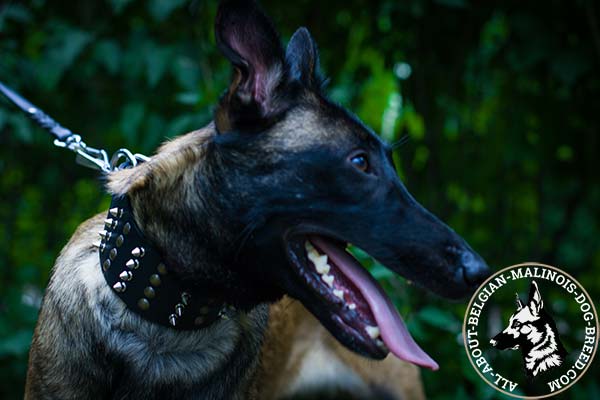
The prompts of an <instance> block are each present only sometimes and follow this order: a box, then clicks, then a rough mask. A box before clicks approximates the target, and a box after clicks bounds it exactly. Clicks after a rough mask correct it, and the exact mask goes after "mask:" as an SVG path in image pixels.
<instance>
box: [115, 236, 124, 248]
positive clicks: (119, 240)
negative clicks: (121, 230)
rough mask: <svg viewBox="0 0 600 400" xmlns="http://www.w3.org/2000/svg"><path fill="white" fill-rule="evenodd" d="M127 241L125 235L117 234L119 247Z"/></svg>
mask: <svg viewBox="0 0 600 400" xmlns="http://www.w3.org/2000/svg"><path fill="white" fill-rule="evenodd" d="M124 241H125V237H123V235H119V236H117V241H116V244H117V247H121V246H122V245H123V242H124Z"/></svg>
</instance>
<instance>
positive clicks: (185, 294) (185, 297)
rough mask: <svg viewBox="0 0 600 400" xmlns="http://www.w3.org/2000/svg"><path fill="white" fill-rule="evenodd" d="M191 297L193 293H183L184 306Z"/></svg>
mask: <svg viewBox="0 0 600 400" xmlns="http://www.w3.org/2000/svg"><path fill="white" fill-rule="evenodd" d="M191 298H192V295H191V294H189V293H188V292H183V293H181V302H182V303H183V305H184V306H187V305H188V303H189V302H190V299H191Z"/></svg>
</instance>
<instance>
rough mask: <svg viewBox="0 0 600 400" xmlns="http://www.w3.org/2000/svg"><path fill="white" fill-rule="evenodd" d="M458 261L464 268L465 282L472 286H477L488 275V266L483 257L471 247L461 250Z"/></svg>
mask: <svg viewBox="0 0 600 400" xmlns="http://www.w3.org/2000/svg"><path fill="white" fill-rule="evenodd" d="M460 263H461V264H462V267H463V268H464V276H465V280H466V281H467V283H469V284H470V285H473V286H479V285H480V284H481V283H483V281H485V280H486V279H487V277H488V276H490V273H491V271H490V268H489V267H488V266H487V264H486V263H485V261H483V258H481V256H479V254H477V253H475V252H474V251H472V250H471V249H465V250H463V252H462V254H461V255H460Z"/></svg>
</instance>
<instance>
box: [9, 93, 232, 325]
mask: <svg viewBox="0 0 600 400" xmlns="http://www.w3.org/2000/svg"><path fill="white" fill-rule="evenodd" d="M0 92H2V94H4V96H6V97H7V98H8V99H9V100H10V101H11V102H12V103H13V104H14V105H16V106H17V107H18V108H19V109H20V110H21V111H23V112H24V113H25V114H26V115H27V116H29V118H31V119H32V120H33V121H34V122H35V123H36V124H38V125H39V126H41V127H42V128H43V129H45V130H47V131H49V132H50V134H51V135H52V136H54V145H55V146H57V147H60V148H65V149H67V150H71V151H73V152H75V153H76V155H77V156H76V159H75V161H76V162H77V163H78V164H80V165H83V166H84V167H88V168H92V169H95V170H98V171H101V172H103V173H110V172H112V171H116V170H121V169H125V168H133V167H135V166H136V165H138V164H139V163H143V162H146V161H148V160H149V157H146V156H145V155H142V154H138V153H136V154H134V153H132V152H131V151H129V150H127V149H124V148H121V149H119V150H117V151H116V152H115V153H114V154H113V156H112V157H111V158H110V160H109V158H108V153H107V152H106V150H103V149H96V148H94V147H90V146H88V145H87V144H85V142H84V141H83V140H82V139H81V136H80V135H77V134H75V133H73V132H71V131H70V130H69V129H67V128H65V127H63V126H61V125H60V124H59V123H58V122H56V121H55V120H54V119H52V118H51V117H50V116H48V115H47V114H46V113H45V112H43V111H42V110H40V109H39V108H38V107H36V106H34V105H33V104H31V103H30V102H29V101H27V100H25V99H24V98H23V97H22V96H20V95H19V94H17V93H16V92H14V91H13V90H11V89H9V88H8V87H6V86H5V85H4V84H2V82H0ZM99 234H100V237H101V241H99V242H98V243H95V244H94V246H95V247H97V248H98V254H99V257H100V266H101V268H102V274H103V275H104V279H105V280H106V283H107V284H108V286H109V287H111V288H112V290H113V291H114V293H115V294H116V295H117V296H118V297H120V298H121V300H123V302H124V303H125V305H126V306H127V308H129V309H130V310H131V311H133V312H134V313H136V314H138V315H139V316H141V317H142V318H144V319H146V320H148V321H150V322H153V323H156V324H160V325H163V326H167V327H169V328H172V329H177V330H196V329H201V328H204V327H207V326H209V325H211V324H212V323H213V322H214V321H216V320H218V319H228V318H230V317H231V316H233V315H234V314H235V312H236V310H235V308H234V307H233V306H231V305H227V304H224V302H223V301H222V300H221V299H220V298H219V296H218V294H217V293H213V291H212V290H211V288H208V287H204V288H200V287H196V286H194V285H192V284H190V283H189V282H186V281H184V280H182V279H179V278H178V277H177V276H175V275H174V274H172V273H171V271H170V268H168V266H167V265H166V263H165V262H163V260H162V258H161V255H160V253H159V251H158V250H157V249H156V248H155V247H154V246H153V245H152V243H150V242H149V241H148V240H147V239H146V238H145V236H144V234H143V233H142V231H141V229H140V228H139V227H138V225H137V223H136V221H135V220H134V218H133V210H132V208H131V203H130V201H129V198H128V197H127V196H122V197H121V196H113V198H112V202H111V205H110V209H109V211H108V214H107V218H106V220H105V222H104V230H102V231H100V232H99Z"/></svg>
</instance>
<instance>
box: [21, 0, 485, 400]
mask: <svg viewBox="0 0 600 400" xmlns="http://www.w3.org/2000/svg"><path fill="white" fill-rule="evenodd" d="M215 37H216V43H217V45H218V47H219V49H220V50H221V52H222V53H223V54H224V56H225V57H226V58H227V59H228V60H229V61H230V62H231V64H232V66H233V74H232V79H231V83H230V85H229V87H228V88H227V89H226V91H225V93H224V94H223V96H222V97H221V99H220V101H219V103H218V104H217V106H216V108H215V111H214V121H212V122H211V123H209V125H208V126H206V127H205V128H203V129H200V130H197V131H194V132H191V133H189V134H186V135H183V136H180V137H178V138H176V139H174V140H172V141H169V142H167V143H166V144H164V145H163V146H162V147H161V148H160V149H159V151H158V152H157V153H156V154H155V155H154V156H153V157H151V158H150V159H149V161H147V162H144V163H141V164H139V165H137V166H135V167H133V168H128V169H122V170H119V171H115V172H111V173H109V174H107V177H106V179H107V188H108V192H109V193H110V194H111V195H112V199H113V202H112V204H111V207H110V210H109V211H108V212H107V213H106V214H103V215H98V216H96V217H94V218H92V219H90V220H88V221H86V222H84V223H83V224H82V225H81V226H80V227H79V228H78V229H77V231H76V232H75V233H74V235H73V237H72V238H71V240H70V241H69V243H68V244H67V245H66V246H65V248H64V249H63V250H62V252H61V253H60V255H59V257H58V258H57V260H56V263H55V265H54V268H53V271H52V275H51V278H50V282H49V284H48V288H47V290H46V293H45V296H44V299H43V304H42V307H41V310H40V315H39V320H38V323H37V326H36V329H35V333H34V338H33V341H32V346H31V351H30V359H29V368H28V375H27V383H26V395H25V398H26V399H58V398H60V399H88V398H110V399H126V398H132V399H214V400H218V399H281V398H289V399H292V398H296V399H299V398H306V397H307V396H308V397H309V396H313V397H312V398H314V397H317V398H322V399H324V398H331V399H334V398H345V399H369V398H371V399H375V398H377V399H384V398H389V399H394V398H395V399H397V398H400V396H403V398H421V397H422V388H421V386H420V383H419V375H418V370H416V368H415V367H414V366H411V365H410V364H407V363H406V362H409V363H412V364H416V365H419V366H424V367H428V368H431V369H436V368H437V364H436V363H435V361H433V360H432V359H431V358H430V357H429V356H428V355H427V354H426V353H425V352H424V351H423V350H422V349H421V348H420V347H419V346H418V345H417V344H416V343H415V342H414V340H413V339H412V338H411V337H410V334H409V333H408V331H407V329H406V327H405V325H404V323H403V321H402V319H401V317H400V315H399V314H398V312H397V311H396V310H395V309H394V307H393V305H392V302H391V300H390V299H389V298H388V297H387V296H386V295H385V293H384V292H383V290H382V289H381V287H380V286H379V284H378V283H377V282H376V281H375V280H374V279H373V278H372V277H371V275H370V274H369V273H368V272H367V271H366V270H365V269H363V268H362V267H361V266H360V264H358V262H357V261H356V260H355V259H354V258H353V257H352V256H351V255H350V253H349V252H348V251H346V248H347V246H348V244H350V243H351V244H353V245H354V246H357V247H359V248H361V249H362V250H364V251H366V252H368V253H369V254H370V255H371V256H373V257H374V258H375V259H377V260H379V261H380V262H381V263H382V264H383V265H385V266H386V267H387V268H390V269H391V270H393V271H394V272H396V273H398V274H401V275H403V276H404V277H406V278H407V279H410V280H411V281H413V282H415V283H416V284H419V285H422V286H424V287H425V288H427V289H430V290H432V291H433V292H435V293H437V294H439V295H442V296H444V297H447V298H461V297H463V296H464V295H466V294H467V293H470V292H471V291H472V290H473V289H474V288H475V287H476V286H477V285H478V283H480V282H481V281H482V280H484V279H485V278H486V276H487V275H488V274H489V270H488V268H487V266H486V264H485V262H484V261H483V259H482V258H481V257H480V256H479V255H478V254H477V253H475V252H474V251H473V250H472V249H471V248H470V247H469V245H468V244H467V243H466V242H465V241H464V240H463V239H462V238H461V237H460V236H459V235H457V234H456V233H455V232H454V231H452V230H451V229H450V228H449V227H448V226H446V225H445V224H444V223H443V222H441V221H440V220H439V219H438V218H436V217H435V216H433V215H432V214H431V213H429V212H428V211H427V210H425V209H424V208H423V207H422V206H421V205H419V204H418V203H417V202H416V201H415V199H414V198H413V197H412V196H411V195H410V194H409V192H408V191H407V190H406V188H405V187H404V186H403V184H402V183H401V182H400V180H399V178H398V175H397V173H396V170H395V168H394V165H393V160H392V157H391V147H390V145H388V144H387V143H384V142H383V141H382V140H381V139H380V138H379V137H378V136H377V135H375V134H374V133H373V132H372V131H371V130H370V129H369V128H368V127H366V126H364V125H363V124H362V123H361V122H360V121H359V120H358V118H357V117H355V116H353V115H352V114H351V113H349V112H348V111H346V110H344V109H343V108H342V107H340V106H338V105H335V104H334V103H332V102H331V101H329V100H328V99H327V97H326V94H325V91H324V85H323V82H324V80H323V78H322V77H321V75H320V73H319V59H318V53H317V46H316V44H315V42H314V40H313V39H312V37H311V35H310V34H309V32H308V30H306V29H305V28H300V29H299V30H298V31H296V33H294V35H293V36H292V38H291V39H290V41H289V43H288V45H287V48H286V49H285V50H284V48H283V47H282V45H281V42H280V39H279V36H278V34H277V33H276V31H275V29H274V27H273V24H272V23H271V21H270V20H269V19H268V18H267V17H266V15H265V14H264V13H263V12H262V11H261V10H260V9H259V8H258V6H257V4H256V3H255V2H252V1H240V0H231V1H224V2H222V3H221V4H220V6H219V9H218V13H217V17H216V23H215ZM98 232H100V238H99V237H98ZM99 239H101V241H100V240H99ZM291 299H294V300H291ZM390 352H391V353H393V355H394V356H395V357H394V356H391V355H390V356H389V357H387V358H386V356H388V353H390ZM369 359H374V360H383V361H381V362H379V363H374V362H372V361H369ZM399 359H401V360H404V361H400V360H399Z"/></svg>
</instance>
